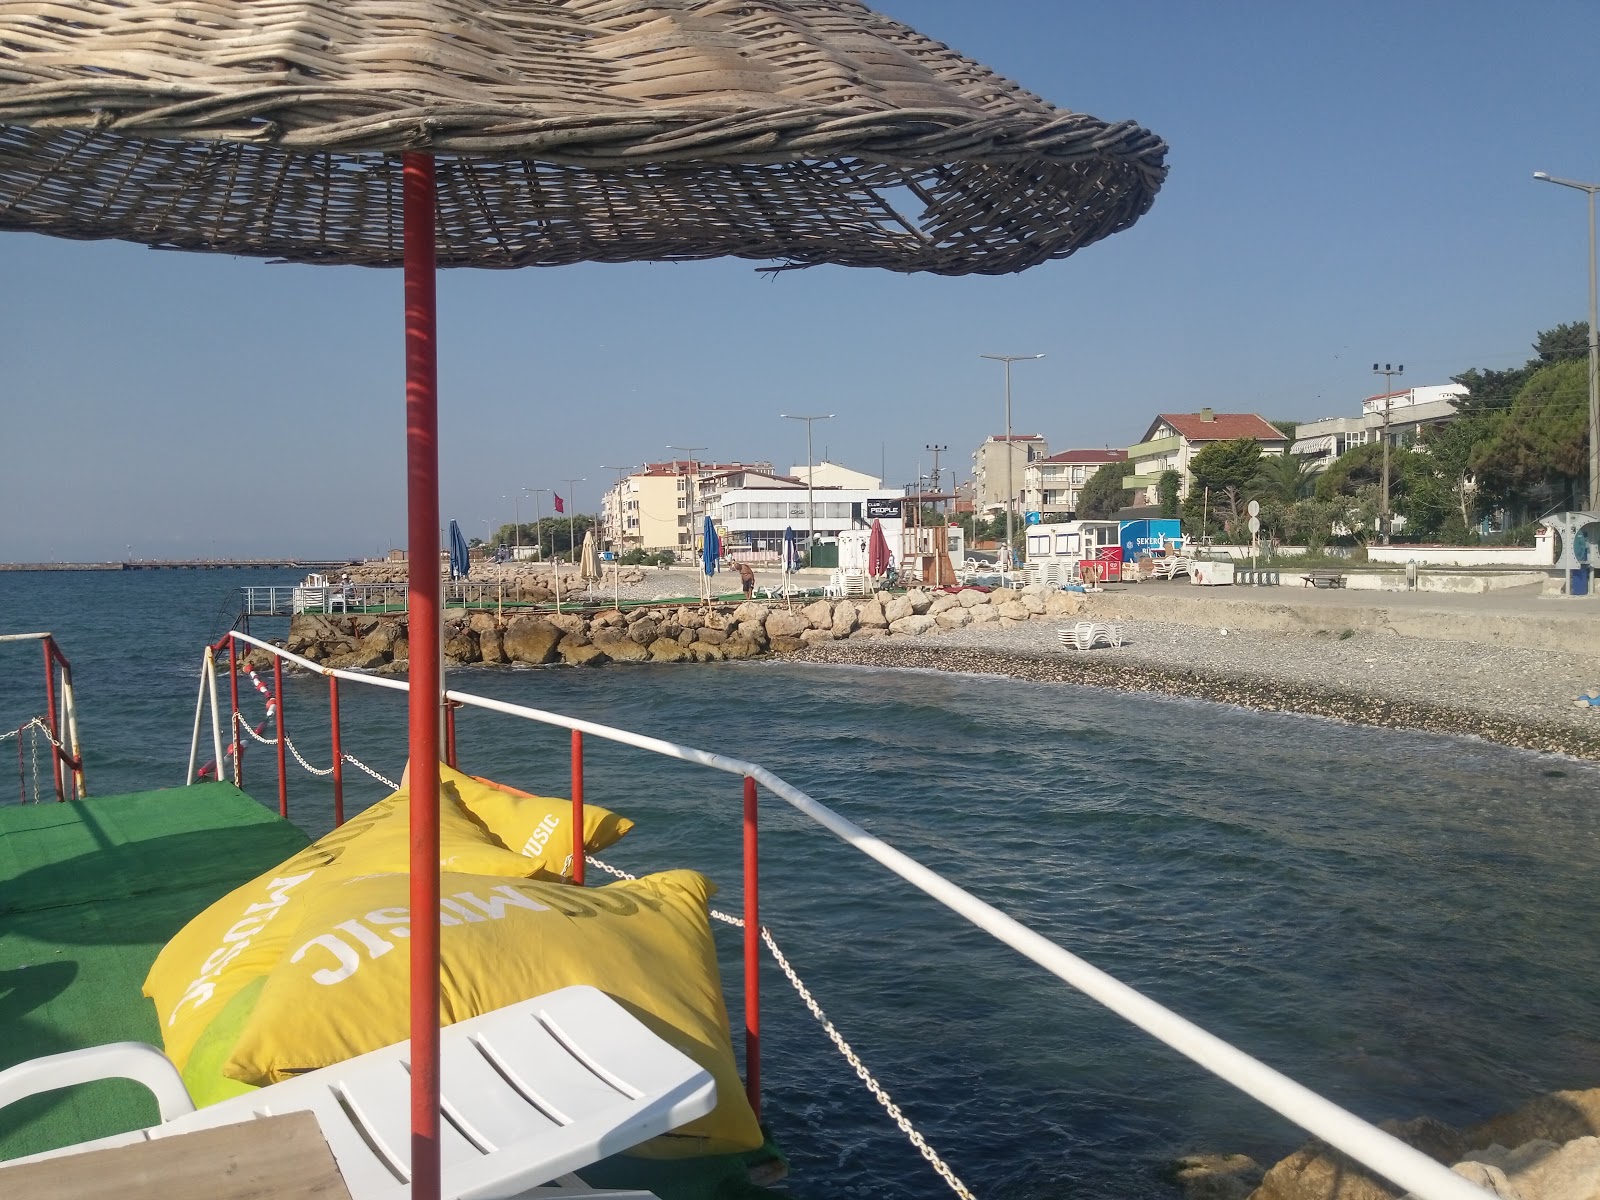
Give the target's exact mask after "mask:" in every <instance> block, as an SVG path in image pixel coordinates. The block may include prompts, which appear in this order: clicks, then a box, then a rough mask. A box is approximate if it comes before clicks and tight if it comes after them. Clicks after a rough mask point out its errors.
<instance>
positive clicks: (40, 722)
mask: <svg viewBox="0 0 1600 1200" xmlns="http://www.w3.org/2000/svg"><path fill="white" fill-rule="evenodd" d="M30 729H32V730H34V731H35V733H34V737H35V738H37V737H38V736H39V735H40V734H43V735H44V740H45V741H47V742H49V743H50V744H51V745H52V746H54V747H55V748H56V749H57V750H59V751H61V753H63V754H66V753H67V748H66V747H65V746H63V745H62V744H61V743H60V742H58V741H57V740H56V739H55V737H54V735H52V734H51V732H50V726H49V725H47V724H45V720H44V718H43V717H34V718H33V719H32V720H29V721H24V722H23V723H22V724H21V725H19V726H17V728H15V729H8V730H7V731H6V732H5V733H0V742H9V741H10V740H11V739H12V738H14V737H21V736H22V735H23V734H25V733H27V732H28V730H30ZM35 753H37V749H36V750H35Z"/></svg>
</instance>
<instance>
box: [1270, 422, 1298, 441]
mask: <svg viewBox="0 0 1600 1200" xmlns="http://www.w3.org/2000/svg"><path fill="white" fill-rule="evenodd" d="M1267 424H1268V425H1271V426H1272V427H1273V428H1274V429H1276V430H1277V431H1278V432H1279V433H1281V434H1283V436H1284V437H1286V438H1288V439H1289V440H1290V441H1291V442H1292V441H1294V431H1295V430H1296V429H1298V428H1300V426H1301V425H1303V424H1305V422H1304V421H1268V422H1267Z"/></svg>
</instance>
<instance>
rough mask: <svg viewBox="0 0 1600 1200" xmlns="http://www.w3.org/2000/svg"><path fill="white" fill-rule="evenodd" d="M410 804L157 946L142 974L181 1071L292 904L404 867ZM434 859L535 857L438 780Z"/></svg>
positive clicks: (516, 860) (342, 831) (270, 875)
mask: <svg viewBox="0 0 1600 1200" xmlns="http://www.w3.org/2000/svg"><path fill="white" fill-rule="evenodd" d="M410 837H411V804H410V797H409V796H407V795H406V793H405V792H396V793H394V795H392V796H390V797H388V798H387V799H385V800H382V801H379V802H378V803H377V804H374V805H373V806H372V807H371V808H369V809H367V810H366V811H365V812H363V813H361V814H360V815H358V816H356V817H354V818H352V819H351V820H350V821H347V822H346V823H345V824H343V825H341V826H340V827H339V828H338V829H335V830H334V831H333V832H331V833H329V834H327V835H326V836H325V837H322V838H320V839H318V840H317V841H316V842H313V843H312V844H311V845H310V846H307V847H306V848H305V849H304V850H302V851H300V853H298V854H296V855H295V856H294V857H293V858H290V859H289V860H288V861H286V862H284V863H283V864H281V865H280V866H278V867H275V868H274V869H273V870H271V871H268V872H266V873H264V874H262V875H259V876H257V877H256V878H255V879H253V880H251V881H250V882H249V883H247V884H244V885H243V886H242V887H238V888H235V889H234V890H233V891H231V892H229V893H228V894H227V895H226V896H224V897H222V899H220V900H218V901H217V902H216V903H214V904H212V905H211V907H210V908H207V909H206V910H205V911H204V912H202V913H201V914H200V915H199V916H197V917H195V918H194V919H193V920H192V921H190V922H189V923H188V924H187V925H185V926H184V927H183V929H181V930H180V931H179V932H178V934H177V935H176V936H175V937H174V938H173V939H172V940H171V941H170V942H168V943H167V944H166V946H165V947H163V948H162V951H161V953H160V954H159V955H158V956H157V957H156V961H155V962H154V963H153V964H152V965H151V967H150V973H149V975H148V976H146V978H145V981H144V994H145V995H146V996H149V997H150V998H151V999H152V1000H154V1001H155V1005H156V1016H157V1018H158V1019H159V1020H160V1022H161V1037H162V1041H163V1043H164V1045H165V1048H166V1052H167V1056H168V1057H169V1058H171V1059H172V1061H173V1062H174V1063H175V1064H176V1065H177V1067H178V1069H179V1070H180V1071H181V1070H182V1069H183V1067H184V1065H185V1063H186V1062H187V1061H188V1057H189V1052H190V1049H191V1048H192V1047H193V1045H194V1042H195V1039H196V1038H198V1037H199V1036H200V1034H201V1031H203V1030H204V1029H205V1028H206V1026H207V1025H209V1024H210V1023H211V1021H212V1020H213V1019H214V1018H215V1017H216V1015H217V1013H218V1012H219V1011H220V1010H221V1009H222V1007H223V1006H224V1005H225V1004H226V1003H227V1002H228V1001H229V999H231V998H232V996H233V995H234V994H235V993H236V992H238V990H239V989H240V988H241V987H243V986H244V984H246V983H248V982H249V981H250V980H251V979H253V978H255V977H256V976H258V975H265V974H266V973H267V971H268V970H269V969H270V968H271V966H272V965H273V964H274V963H276V962H277V961H278V958H279V956H280V955H281V954H282V953H283V948H284V944H285V942H286V941H287V940H288V938H289V937H290V936H291V934H292V932H293V927H294V924H295V919H296V917H297V915H298V910H299V908H300V906H301V905H302V904H304V902H305V900H306V898H307V897H308V896H309V895H310V894H311V893H312V892H313V891H315V890H316V889H317V888H319V887H321V886H323V885H324V884H325V883H327V882H328V881H330V880H335V879H341V878H347V877H349V876H351V875H370V874H377V873H380V872H394V871H401V872H403V871H405V870H406V869H407V867H408V866H409V863H410V856H411V850H410ZM439 864H440V867H441V868H442V869H445V870H451V871H465V872H469V873H471V874H475V875H496V876H505V877H511V878H518V877H523V878H525V877H527V876H530V875H532V874H534V873H535V872H536V871H538V870H539V866H538V863H537V861H536V860H532V859H529V858H526V857H524V856H523V855H521V854H516V853H513V852H512V851H510V850H507V849H506V848H505V846H503V845H501V843H500V842H499V841H498V840H497V839H496V838H495V837H494V835H493V834H491V833H490V832H489V831H488V830H487V829H485V828H484V826H483V824H482V823H481V822H479V821H478V820H477V819H475V818H474V817H473V816H472V815H471V814H470V813H469V812H468V811H467V810H466V808H465V807H463V805H462V803H461V799H460V797H459V795H458V794H457V791H456V789H455V788H454V787H453V786H449V785H441V787H440V789H439Z"/></svg>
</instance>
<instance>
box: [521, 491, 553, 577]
mask: <svg viewBox="0 0 1600 1200" xmlns="http://www.w3.org/2000/svg"><path fill="white" fill-rule="evenodd" d="M522 490H523V491H525V492H529V493H532V495H533V538H534V543H535V545H536V546H537V547H538V550H539V559H540V561H541V562H542V561H543V560H544V517H543V516H542V515H540V512H539V493H540V492H548V491H549V490H550V489H549V488H523V489H522Z"/></svg>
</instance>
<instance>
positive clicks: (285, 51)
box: [0, 0, 1166, 275]
mask: <svg viewBox="0 0 1600 1200" xmlns="http://www.w3.org/2000/svg"><path fill="white" fill-rule="evenodd" d="M405 150H424V151H428V152H430V153H432V154H434V155H435V156H436V164H437V165H436V169H437V172H438V186H439V222H438V261H439V264H440V265H441V266H481V267H517V266H534V265H553V264H559V263H572V262H580V261H607V262H624V261H635V260H663V259H694V258H710V257H717V256H722V255H737V256H740V257H744V258H752V259H762V260H768V261H777V262H779V263H783V264H791V265H810V264H814V263H823V262H828V263H842V264H846V265H852V266H874V267H886V268H888V269H891V270H898V271H932V272H936V273H940V274H951V275H956V274H965V273H970V272H982V273H1000V272H1008V271H1017V270H1021V269H1023V268H1025V267H1029V266H1032V265H1034V264H1036V263H1040V262H1043V261H1045V260H1047V259H1052V258H1061V257H1064V256H1065V255H1068V254H1071V253H1072V252H1073V251H1075V250H1077V249H1079V248H1081V247H1083V246H1085V245H1088V244H1089V243H1091V242H1094V241H1096V240H1098V239H1100V238H1102V237H1105V236H1107V235H1108V234H1111V233H1115V232H1117V231H1118V230H1120V229H1124V228H1127V227H1128V226H1129V225H1131V224H1132V223H1133V222H1134V221H1135V220H1137V219H1138V217H1139V216H1141V215H1142V214H1143V213H1144V212H1145V211H1146V210H1147V209H1148V208H1149V207H1150V204H1151V202H1152V200H1153V199H1154V197H1155V193H1156V190H1157V189H1158V188H1159V187H1160V185H1161V181H1162V179H1163V177H1164V175H1165V170H1166V168H1165V166H1164V162H1163V160H1164V155H1165V152H1166V146H1165V143H1163V142H1162V141H1161V139H1160V138H1158V137H1156V136H1155V135H1154V134H1152V133H1150V132H1148V131H1147V130H1145V129H1142V128H1140V127H1139V126H1137V125H1135V124H1132V123H1131V122H1121V123H1116V124H1107V123H1106V122H1104V121H1100V120H1097V119H1095V118H1094V117H1089V116H1085V115H1083V114H1080V113H1072V112H1068V111H1065V110H1063V109H1058V108H1055V107H1053V106H1052V105H1050V104H1047V103H1045V102H1044V101H1043V100H1041V99H1039V98H1038V97H1037V96H1034V95H1032V94H1030V93H1028V92H1026V91H1024V90H1023V89H1022V88H1020V87H1018V86H1017V85H1016V84H1014V83H1011V82H1010V81H1008V80H1005V79H1003V78H1001V77H999V76H997V75H995V74H994V73H993V72H991V71H989V70H988V69H986V68H984V67H982V66H980V65H979V64H977V63H975V62H973V61H971V60H970V59H966V58H963V57H962V56H961V55H959V54H957V53H955V52H954V51H952V50H951V49H950V48H949V47H947V46H944V45H941V44H940V43H938V42H934V41H931V40H929V39H928V38H925V37H922V36H921V35H919V34H917V33H916V32H915V31H913V30H911V29H909V28H907V27H906V26H904V25H901V24H898V23H897V22H894V21H891V20H888V19H887V18H885V17H882V16H880V15H878V14H876V13H874V12H872V11H871V10H869V9H867V8H864V7H862V6H861V5H859V4H856V3H853V2H850V0H759V2H756V0H751V2H741V3H737V4H735V3H729V2H727V0H565V2H561V0H473V3H470V4H468V3H464V2H460V0H340V2H338V3H335V2H333V0H296V2H292V3H290V2H272V3H266V2H263V0H181V2H169V0H72V2H71V3H65V2H62V3H49V2H46V3H35V2H31V0H30V2H16V0H0V228H5V229H14V230H31V231H34V232H39V233H48V234H53V235H56V236H62V237H74V238H121V239H125V240H128V241H134V242H142V243H145V244H148V245H152V246H160V247H168V248H176V249H191V250H211V251H218V252H222V253H228V254H241V255H259V256H268V257H275V258H283V259H289V260H293V261H298V262H337V263H357V264H364V265H370V266H393V265H398V263H399V261H400V256H401V241H402V239H401V230H400V163H399V158H398V157H397V155H398V153H399V152H401V151H405Z"/></svg>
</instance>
